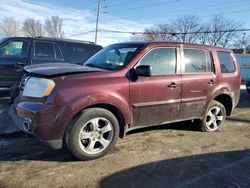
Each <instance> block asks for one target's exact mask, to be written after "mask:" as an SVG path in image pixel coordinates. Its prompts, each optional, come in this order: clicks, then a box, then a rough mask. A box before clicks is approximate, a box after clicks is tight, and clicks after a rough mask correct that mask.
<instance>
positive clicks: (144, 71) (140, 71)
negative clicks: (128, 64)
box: [135, 65, 152, 77]
mask: <svg viewBox="0 0 250 188" xmlns="http://www.w3.org/2000/svg"><path fill="white" fill-rule="evenodd" d="M135 73H136V75H137V76H146V77H150V76H151V74H152V67H151V66H149V65H140V66H138V67H136V68H135Z"/></svg>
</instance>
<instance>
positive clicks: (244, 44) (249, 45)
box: [233, 33, 250, 53]
mask: <svg viewBox="0 0 250 188" xmlns="http://www.w3.org/2000/svg"><path fill="white" fill-rule="evenodd" d="M241 34H242V35H239V37H238V38H237V39H236V40H235V41H234V43H233V47H234V48H235V49H241V50H242V52H243V53H244V51H246V50H249V49H250V35H247V34H246V33H241Z"/></svg>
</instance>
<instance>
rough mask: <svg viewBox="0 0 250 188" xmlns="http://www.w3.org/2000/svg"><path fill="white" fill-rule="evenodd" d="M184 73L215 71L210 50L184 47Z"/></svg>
mask: <svg viewBox="0 0 250 188" xmlns="http://www.w3.org/2000/svg"><path fill="white" fill-rule="evenodd" d="M183 53H184V59H183V61H182V72H183V73H204V72H213V62H212V58H211V54H210V52H208V51H204V50H199V49H183Z"/></svg>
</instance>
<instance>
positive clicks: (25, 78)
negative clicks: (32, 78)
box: [19, 74, 29, 92]
mask: <svg viewBox="0 0 250 188" xmlns="http://www.w3.org/2000/svg"><path fill="white" fill-rule="evenodd" d="M28 79H29V76H27V75H26V74H24V75H23V77H22V80H21V82H20V83H19V90H20V92H22V91H23V89H24V86H25V84H26V82H27V81H28Z"/></svg>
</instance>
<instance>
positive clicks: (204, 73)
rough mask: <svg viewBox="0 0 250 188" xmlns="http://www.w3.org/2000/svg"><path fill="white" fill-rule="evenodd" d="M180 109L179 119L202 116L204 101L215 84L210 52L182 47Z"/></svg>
mask: <svg viewBox="0 0 250 188" xmlns="http://www.w3.org/2000/svg"><path fill="white" fill-rule="evenodd" d="M181 73H182V74H181V76H182V84H181V85H182V93H181V101H182V103H181V111H180V119H191V118H199V117H201V116H202V114H203V112H204V110H205V105H206V101H207V99H208V98H210V95H211V91H212V90H213V89H214V88H215V86H216V84H217V79H216V75H215V73H214V63H213V59H212V55H211V52H210V51H208V50H203V49H195V48H183V49H182V56H181Z"/></svg>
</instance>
